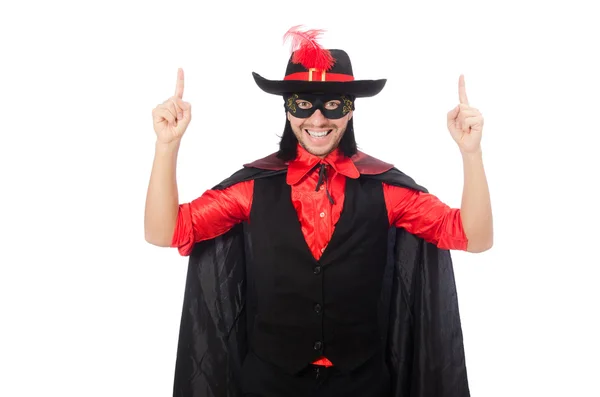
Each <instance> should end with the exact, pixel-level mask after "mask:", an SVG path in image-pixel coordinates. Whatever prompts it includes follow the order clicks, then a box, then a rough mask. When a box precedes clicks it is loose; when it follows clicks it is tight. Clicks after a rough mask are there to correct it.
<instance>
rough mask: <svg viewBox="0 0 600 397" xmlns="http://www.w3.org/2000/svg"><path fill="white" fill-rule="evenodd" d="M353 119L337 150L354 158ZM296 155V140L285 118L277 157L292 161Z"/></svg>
mask: <svg viewBox="0 0 600 397" xmlns="http://www.w3.org/2000/svg"><path fill="white" fill-rule="evenodd" d="M353 120H354V117H352V118H351V119H350V120H348V124H347V125H346V131H345V132H344V135H343V136H342V139H341V140H340V144H339V148H340V152H341V153H342V154H343V155H344V156H346V157H352V156H354V155H355V154H356V153H357V151H358V148H357V146H356V138H355V136H354V122H353ZM297 154H298V139H297V138H296V135H294V131H293V130H292V125H291V124H290V121H289V120H288V119H287V117H286V118H285V127H284V128H283V135H282V136H281V140H280V141H279V151H278V152H277V157H278V158H280V159H281V160H283V161H292V160H293V159H295V158H296V156H297Z"/></svg>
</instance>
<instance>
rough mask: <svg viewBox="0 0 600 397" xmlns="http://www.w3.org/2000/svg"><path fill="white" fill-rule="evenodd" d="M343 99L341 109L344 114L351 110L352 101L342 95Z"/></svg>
mask: <svg viewBox="0 0 600 397" xmlns="http://www.w3.org/2000/svg"><path fill="white" fill-rule="evenodd" d="M342 99H343V100H344V109H342V114H346V113H348V112H350V111H351V110H352V101H351V100H350V99H347V98H346V97H345V96H342Z"/></svg>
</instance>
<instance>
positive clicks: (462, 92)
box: [458, 74, 469, 106]
mask: <svg viewBox="0 0 600 397" xmlns="http://www.w3.org/2000/svg"><path fill="white" fill-rule="evenodd" d="M458 99H459V101H460V103H462V104H465V105H467V106H468V105H469V99H468V98H467V90H466V89H465V76H463V75H462V74H461V75H460V77H459V78H458Z"/></svg>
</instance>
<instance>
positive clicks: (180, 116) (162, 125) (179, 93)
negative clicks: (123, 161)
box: [144, 69, 192, 247]
mask: <svg viewBox="0 0 600 397" xmlns="http://www.w3.org/2000/svg"><path fill="white" fill-rule="evenodd" d="M183 83H184V76H183V70H182V69H179V70H178V73H177V83H176V87H175V95H173V96H172V97H171V98H169V99H167V100H166V101H164V102H163V103H162V104H160V105H158V106H157V107H156V108H154V109H153V111H152V119H153V124H154V132H155V133H156V144H155V152H154V162H153V164H152V172H151V174H150V182H149V184H148V192H147V195H146V208H145V213H144V235H145V238H146V241H147V242H149V243H150V244H154V245H157V246H161V247H169V246H170V245H171V241H172V238H173V233H174V230H175V225H176V222H177V212H178V204H179V193H178V190H177V179H176V169H177V154H178V151H179V145H180V143H181V138H182V136H183V134H184V132H185V130H186V129H187V126H188V125H189V123H190V121H191V118H192V114H191V105H190V104H189V103H187V102H184V101H183Z"/></svg>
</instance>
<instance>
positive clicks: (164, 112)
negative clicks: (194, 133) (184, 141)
mask: <svg viewBox="0 0 600 397" xmlns="http://www.w3.org/2000/svg"><path fill="white" fill-rule="evenodd" d="M191 119H192V106H191V105H190V104H189V103H187V102H184V101H183V69H181V68H180V69H179V70H178V71H177V84H176V86H175V95H174V96H172V97H171V98H169V99H167V100H166V101H164V102H163V103H162V104H160V105H158V106H156V107H155V108H154V109H153V110H152V120H153V122H154V132H156V137H157V141H158V142H159V143H171V142H174V141H176V140H179V139H181V137H182V136H183V133H184V132H185V130H186V129H187V126H188V124H190V121H191Z"/></svg>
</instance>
